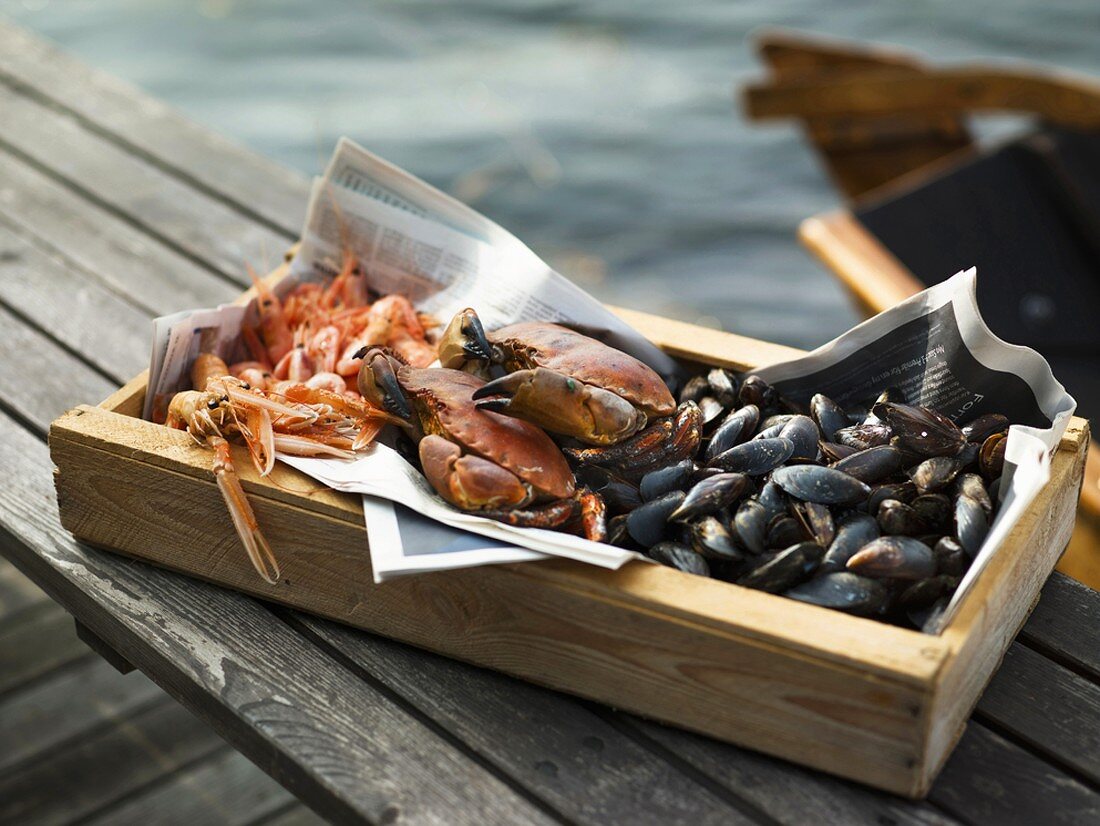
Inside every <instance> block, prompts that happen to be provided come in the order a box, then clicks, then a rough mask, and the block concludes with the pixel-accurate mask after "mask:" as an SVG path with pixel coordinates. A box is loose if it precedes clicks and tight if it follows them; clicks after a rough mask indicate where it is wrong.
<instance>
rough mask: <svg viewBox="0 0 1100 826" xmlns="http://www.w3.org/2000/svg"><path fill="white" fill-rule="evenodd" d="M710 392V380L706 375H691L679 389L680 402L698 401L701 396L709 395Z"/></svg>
mask: <svg viewBox="0 0 1100 826" xmlns="http://www.w3.org/2000/svg"><path fill="white" fill-rule="evenodd" d="M710 394H711V389H710V382H708V381H707V377H706V376H692V377H691V378H690V379H688V380H687V381H686V382H685V383H684V387H683V389H682V390H681V391H680V403H681V404H683V403H684V402H696V403H698V401H699V399H701V398H703V396H709V395H710Z"/></svg>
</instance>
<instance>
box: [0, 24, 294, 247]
mask: <svg viewBox="0 0 1100 826" xmlns="http://www.w3.org/2000/svg"><path fill="white" fill-rule="evenodd" d="M0 80H2V81H3V82H6V83H7V84H9V85H11V86H14V87H15V88H18V89H20V90H21V91H22V92H23V93H24V94H29V95H33V96H35V97H36V98H38V99H41V100H48V101H49V102H50V104H51V105H54V106H59V107H64V108H65V109H67V110H68V111H69V112H71V113H73V115H74V116H76V117H79V118H80V119H81V120H82V121H83V122H84V123H86V124H89V125H91V126H93V127H94V128H95V130H96V131H97V133H99V134H106V135H110V136H111V139H112V140H113V141H114V142H116V143H118V144H119V145H120V146H122V147H124V148H126V149H127V150H128V151H130V152H133V153H136V154H140V155H142V156H143V157H144V158H146V159H148V160H150V161H153V162H155V163H156V164H157V165H159V166H161V167H163V168H165V169H169V170H173V171H175V173H176V174H177V175H179V176H180V177H182V178H184V179H185V180H187V181H188V182H189V183H191V184H192V185H194V186H197V187H201V188H204V189H207V190H209V191H216V192H218V193H219V195H220V197H221V198H222V199H224V200H227V201H235V202H236V204H237V207H238V209H240V210H241V211H242V212H245V214H248V215H252V216H255V217H257V218H260V219H262V220H264V221H267V222H268V223H270V224H272V225H274V226H277V227H279V228H280V229H282V230H284V231H286V232H288V233H295V234H296V233H297V232H298V230H299V228H300V227H301V224H302V219H303V217H304V215H305V205H306V200H307V198H308V196H309V186H308V182H307V181H306V179H305V178H304V177H302V176H301V175H299V174H298V173H296V172H292V171H291V170H289V169H287V168H286V167H284V166H282V165H280V164H277V163H274V162H272V161H269V160H267V159H265V158H263V157H261V156H259V155H257V154H255V153H253V152H250V151H248V150H246V149H244V148H243V147H241V146H238V145H237V144H235V143H233V142H232V141H230V140H228V139H226V138H224V137H222V136H221V135H217V134H214V133H213V132H210V131H209V130H207V129H204V128H203V127H201V126H198V125H197V124H195V123H194V122H192V121H190V120H187V119H186V118H184V117H182V116H181V115H179V114H178V113H177V112H175V110H173V109H171V108H170V107H168V106H167V105H166V104H164V103H163V102H162V101H159V100H157V99H155V98H153V97H150V96H149V95H147V94H145V93H144V92H141V91H140V90H138V89H135V88H134V87H133V86H131V85H129V84H127V83H126V82H125V81H122V80H120V79H119V78H116V77H113V76H111V75H108V74H106V73H104V72H100V71H97V70H95V69H91V68H89V67H88V66H86V65H85V64H83V63H82V62H80V61H79V60H77V59H76V58H73V57H72V56H70V55H68V54H65V52H63V51H62V50H60V49H58V48H57V47H56V46H55V45H54V44H52V43H49V42H48V41H46V40H44V39H42V38H40V37H38V36H36V35H34V34H32V33H30V32H27V31H25V30H23V29H20V28H18V27H16V26H12V25H6V24H0Z"/></svg>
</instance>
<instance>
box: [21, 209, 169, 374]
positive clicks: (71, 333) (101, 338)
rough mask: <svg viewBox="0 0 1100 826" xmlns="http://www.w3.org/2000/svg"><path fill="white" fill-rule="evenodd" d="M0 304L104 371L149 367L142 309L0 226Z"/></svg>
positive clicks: (147, 327)
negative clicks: (16, 310) (14, 311)
mask: <svg viewBox="0 0 1100 826" xmlns="http://www.w3.org/2000/svg"><path fill="white" fill-rule="evenodd" d="M0 302H2V303H3V304H5V305H7V306H8V307H15V308H18V311H19V313H20V314H21V315H23V317H24V318H26V319H27V320H28V321H30V322H31V323H32V324H34V325H35V326H36V327H38V328H39V329H40V330H43V331H46V332H48V333H49V334H50V336H51V337H53V338H54V339H56V340H58V341H60V342H63V343H64V344H65V346H66V347H67V348H68V349H70V350H75V351H76V352H78V353H79V354H80V356H81V358H82V359H84V360H86V361H88V362H90V363H91V364H94V365H95V366H96V367H98V368H99V369H100V370H102V371H104V372H109V373H110V374H112V375H132V374H133V373H136V372H138V371H140V370H142V369H143V368H145V367H148V366H149V331H150V321H151V317H150V315H149V314H148V312H147V311H143V310H139V309H137V308H135V307H134V306H133V305H132V304H130V303H129V302H127V301H125V300H124V299H122V298H121V297H120V296H119V295H118V294H117V293H115V292H112V291H110V290H108V289H107V288H106V287H104V286H103V285H102V284H100V283H98V282H97V281H96V280H95V279H93V278H89V277H88V275H87V274H86V273H83V272H80V271H78V270H77V269H75V268H74V267H73V266H72V265H71V264H70V263H68V262H65V261H64V260H61V259H59V258H58V257H56V256H54V255H50V254H48V253H46V252H43V251H42V250H41V249H39V248H38V247H36V246H34V245H33V244H31V243H30V242H29V241H27V240H26V239H25V238H20V237H19V236H17V235H16V234H15V233H14V232H13V231H12V230H11V229H9V228H7V227H5V226H2V225H0ZM60 378H62V379H64V378H65V376H63V375H62V376H60Z"/></svg>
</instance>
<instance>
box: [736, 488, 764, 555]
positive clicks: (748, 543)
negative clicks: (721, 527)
mask: <svg viewBox="0 0 1100 826" xmlns="http://www.w3.org/2000/svg"><path fill="white" fill-rule="evenodd" d="M769 520H770V517H769V515H768V511H767V510H766V509H765V508H764V506H763V505H761V504H760V503H759V502H755V501H753V500H752V499H746V500H745V501H744V502H742V503H741V505H740V506H739V507H738V508H737V513H736V514H735V515H734V517H733V528H734V531H735V532H736V534H737V538H738V539H740V540H741V544H742V545H743V546H744V547H745V548H746V549H747V550H748V551H749V553H753V554H762V553H764V549H765V548H766V547H767V538H768V522H769Z"/></svg>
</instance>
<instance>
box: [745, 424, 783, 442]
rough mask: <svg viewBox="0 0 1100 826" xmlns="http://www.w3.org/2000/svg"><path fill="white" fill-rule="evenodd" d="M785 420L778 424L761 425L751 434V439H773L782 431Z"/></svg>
mask: <svg viewBox="0 0 1100 826" xmlns="http://www.w3.org/2000/svg"><path fill="white" fill-rule="evenodd" d="M785 424H786V422H780V423H779V424H771V425H766V426H765V425H761V426H760V429H759V430H757V431H756V433H755V434H753V437H752V438H753V441H760V440H762V439H774V438H776V437H777V436H778V435H779V434H780V433H782V432H783V426H784V425H785Z"/></svg>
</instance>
